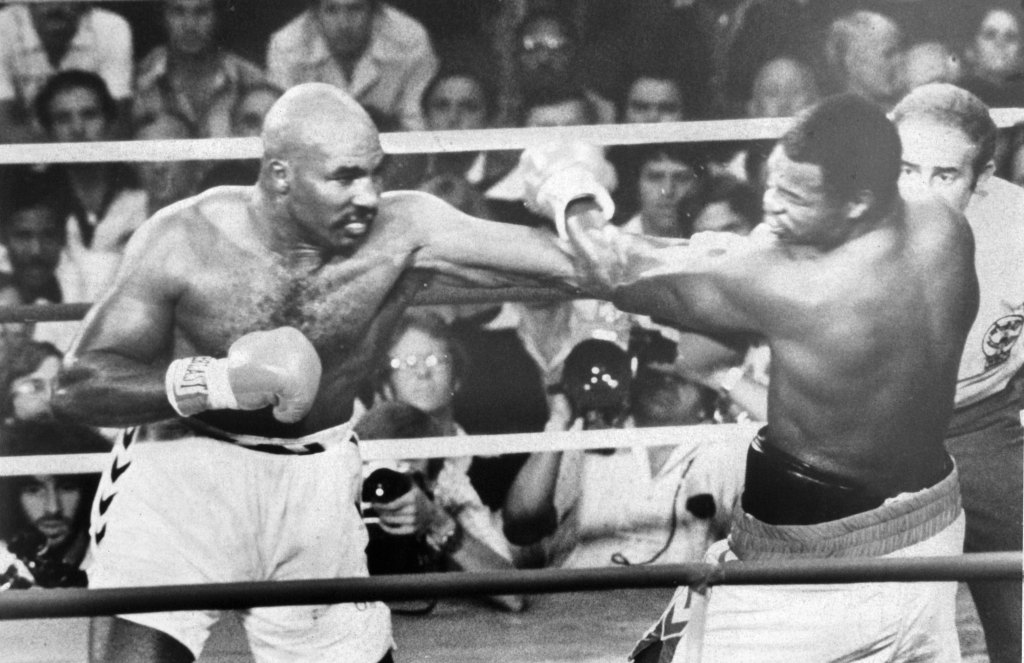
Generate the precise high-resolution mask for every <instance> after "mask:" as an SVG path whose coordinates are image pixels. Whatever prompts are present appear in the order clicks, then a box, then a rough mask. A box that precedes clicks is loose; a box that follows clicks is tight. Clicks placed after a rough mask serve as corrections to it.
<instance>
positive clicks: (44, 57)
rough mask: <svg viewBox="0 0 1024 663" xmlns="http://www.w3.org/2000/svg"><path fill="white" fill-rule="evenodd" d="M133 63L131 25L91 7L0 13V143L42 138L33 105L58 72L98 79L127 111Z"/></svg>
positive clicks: (43, 5)
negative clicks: (88, 74)
mask: <svg viewBox="0 0 1024 663" xmlns="http://www.w3.org/2000/svg"><path fill="white" fill-rule="evenodd" d="M132 57H133V54H132V35H131V28H130V27H129V26H128V22H127V21H125V20H124V19H123V18H121V17H120V16H118V15H117V14H115V13H113V12H109V11H106V10H104V9H99V8H96V7H93V6H92V3H89V2H40V3H32V4H28V5H13V6H9V7H5V8H4V9H0V138H2V139H3V140H5V141H6V142H13V141H23V140H30V139H32V138H33V137H35V136H37V135H38V133H39V132H38V127H36V126H34V125H33V123H32V108H33V106H32V104H33V103H34V101H35V97H36V95H37V94H38V93H39V90H40V89H41V88H42V87H43V85H44V84H45V83H46V81H47V80H48V79H49V78H50V77H51V76H53V75H54V74H55V73H56V72H58V71H64V70H68V69H81V70H85V71H92V72H95V73H97V74H99V75H100V76H101V77H102V78H103V80H104V82H106V84H107V87H108V88H109V90H110V93H111V94H112V95H113V97H114V99H116V100H117V103H118V104H119V105H120V106H121V107H122V108H121V110H126V109H127V108H128V105H129V97H130V96H131V83H132ZM119 116H120V117H126V114H125V113H120V114H119Z"/></svg>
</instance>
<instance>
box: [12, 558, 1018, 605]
mask: <svg viewBox="0 0 1024 663" xmlns="http://www.w3.org/2000/svg"><path fill="white" fill-rule="evenodd" d="M1022 577H1024V565H1022V560H1021V553H1019V552H1000V553H972V554H969V555H962V556H956V557H916V558H912V557H907V558H899V559H892V558H877V557H876V558H866V559H816V560H800V561H799V563H794V562H788V561H774V560H773V561H758V562H726V563H724V564H721V565H713V564H705V563H697V562H694V563H687V564H665V565H659V566H629V567H623V568H595V569H529V570H519V571H492V572H479V573H478V572H464V573H422V574H405V575H391V576H373V577H368V578H326V579H322V580H289V581H281V582H245V583H214V584H207V585H161V586H149V587H127V588H118V589H52V590H48V591H45V592H4V593H3V594H2V595H0V620H10V619H37V618H46V617H90V616H99V615H113V614H126V613H141V612H164V611H176V610H241V609H248V608H253V607H262V606H282V605H322V604H330V603H354V602H364V601H397V600H414V599H424V598H437V597H462V596H479V595H483V594H512V593H519V594H545V593H558V592H577V591H601V590H611V589H626V588H657V587H665V588H672V587H678V586H681V585H696V586H706V585H761V584H770V585H782V584H822V583H858V582H928V581H932V582H934V581H955V580H1020V579H1021V578H1022Z"/></svg>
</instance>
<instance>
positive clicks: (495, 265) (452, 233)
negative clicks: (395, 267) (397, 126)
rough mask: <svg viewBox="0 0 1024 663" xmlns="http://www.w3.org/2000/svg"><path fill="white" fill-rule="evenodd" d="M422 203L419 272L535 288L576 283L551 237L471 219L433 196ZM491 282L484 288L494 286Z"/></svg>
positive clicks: (424, 196) (419, 199)
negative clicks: (507, 279)
mask: <svg viewBox="0 0 1024 663" xmlns="http://www.w3.org/2000/svg"><path fill="white" fill-rule="evenodd" d="M416 202H417V207H416V213H415V214H414V215H413V219H414V221H413V222H414V225H415V230H414V232H415V235H416V237H417V238H418V241H419V244H420V248H419V249H418V250H417V252H416V255H415V266H416V267H423V268H426V269H432V270H435V271H439V272H442V273H446V274H450V275H455V276H464V277H465V278H467V279H473V278H474V277H475V276H477V275H480V274H483V273H485V272H487V271H491V272H501V273H506V274H512V275H518V276H523V277H528V278H529V279H530V280H531V282H538V281H539V282H545V283H551V284H557V283H569V282H570V281H571V279H572V275H573V269H572V263H571V261H570V260H569V257H568V255H567V254H566V253H565V251H563V250H562V249H561V248H560V246H559V244H558V241H557V239H556V238H555V237H554V236H553V235H552V234H551V233H549V232H547V231H544V230H540V229H537V228H527V227H524V226H518V225H513V224H508V223H500V222H497V221H488V220H485V219H480V218H477V217H474V216H470V215H468V214H464V213H463V212H460V211H459V210H457V209H455V208H454V207H452V206H450V205H448V204H447V203H445V202H443V201H441V200H440V199H437V198H434V197H433V196H428V195H427V194H421V195H420V196H417V201H416ZM486 280H487V279H485V282H482V283H481V285H490V283H487V282H486Z"/></svg>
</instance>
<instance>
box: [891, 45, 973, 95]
mask: <svg viewBox="0 0 1024 663" xmlns="http://www.w3.org/2000/svg"><path fill="white" fill-rule="evenodd" d="M962 75H963V68H962V67H961V65H960V58H959V57H958V56H957V54H956V53H955V52H954V51H953V49H951V48H950V47H949V46H947V45H946V44H944V43H942V42H938V41H924V42H920V43H917V44H914V45H913V46H911V47H910V48H908V49H907V52H906V53H905V54H904V56H903V89H904V90H907V91H908V92H909V91H910V90H913V89H914V88H916V87H921V86H922V85H927V84H928V83H956V82H957V81H959V80H960V77H961V76H962Z"/></svg>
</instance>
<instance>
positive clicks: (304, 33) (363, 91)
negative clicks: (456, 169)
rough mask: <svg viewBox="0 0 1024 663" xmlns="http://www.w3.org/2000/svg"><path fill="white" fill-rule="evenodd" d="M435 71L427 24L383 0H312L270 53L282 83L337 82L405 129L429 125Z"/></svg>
mask: <svg viewBox="0 0 1024 663" xmlns="http://www.w3.org/2000/svg"><path fill="white" fill-rule="evenodd" d="M437 68H438V62H437V57H436V55H435V54H434V49H433V47H432V46H431V44H430V39H429V37H428V35H427V32H426V30H425V29H424V28H423V26H422V25H420V24H419V23H418V22H417V21H416V20H414V19H413V18H411V17H409V16H407V15H406V14H403V13H402V12H400V11H398V10H397V9H395V8H394V7H391V6H389V5H387V4H386V3H384V2H381V0H310V6H309V8H308V9H306V10H305V11H304V12H302V13H301V14H299V16H298V17H296V18H295V19H294V20H292V21H291V22H289V23H288V24H287V25H285V26H284V27H283V28H281V29H280V30H278V31H277V32H275V33H274V34H273V35H272V36H271V38H270V46H269V49H268V51H267V70H268V74H269V76H270V80H271V81H272V82H273V83H274V84H276V85H278V86H279V87H281V88H283V89H287V88H289V87H291V86H293V85H296V84H298V83H304V82H308V81H319V82H323V83H331V84H332V85H336V86H338V87H340V88H342V89H343V90H346V91H348V92H349V94H351V95H352V96H353V97H355V99H356V100H357V101H359V103H361V104H363V105H364V106H369V107H372V108H375V109H376V110H378V111H380V112H382V113H385V114H388V115H394V116H396V117H398V118H399V121H400V122H401V125H402V127H403V128H405V129H423V127H424V125H423V114H422V111H421V108H420V99H421V97H422V96H423V90H424V89H425V88H426V86H427V83H428V82H429V81H430V79H431V77H433V75H434V73H435V72H436V71H437Z"/></svg>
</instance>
